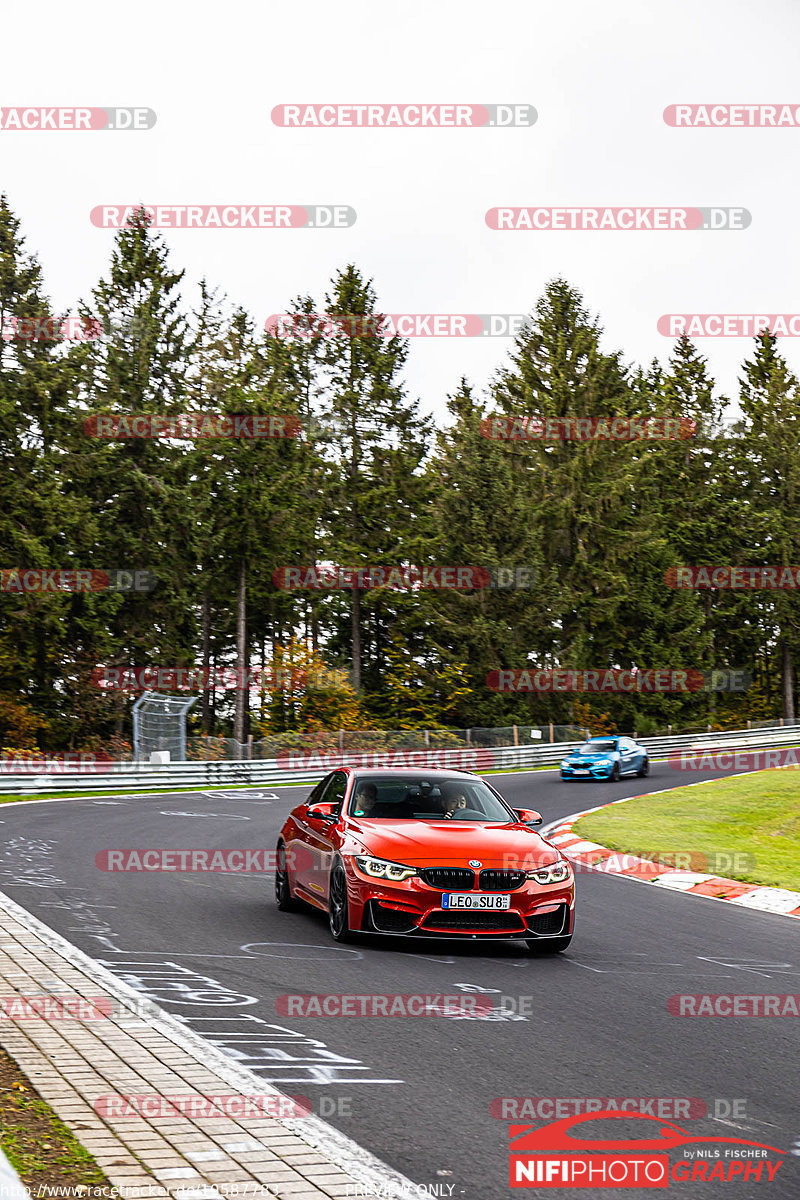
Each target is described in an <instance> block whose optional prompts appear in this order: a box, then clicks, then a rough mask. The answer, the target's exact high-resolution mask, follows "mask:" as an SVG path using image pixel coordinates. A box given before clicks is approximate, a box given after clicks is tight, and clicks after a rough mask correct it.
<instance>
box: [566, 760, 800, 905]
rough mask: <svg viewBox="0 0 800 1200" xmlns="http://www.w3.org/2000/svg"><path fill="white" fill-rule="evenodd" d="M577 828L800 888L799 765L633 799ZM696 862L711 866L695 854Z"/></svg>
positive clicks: (631, 849)
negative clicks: (692, 857)
mask: <svg viewBox="0 0 800 1200" xmlns="http://www.w3.org/2000/svg"><path fill="white" fill-rule="evenodd" d="M575 832H576V833H578V834H580V835H581V837H585V838H587V839H589V840H590V841H593V842H599V843H600V845H601V846H608V847H610V848H611V849H612V850H618V851H620V852H622V853H627V854H638V855H640V856H641V857H642V858H653V859H655V860H656V861H659V862H666V863H667V864H668V865H669V866H674V865H678V864H676V863H675V862H674V860H671V856H672V855H675V854H677V853H680V854H684V853H689V854H694V855H698V856H699V855H705V856H707V859H708V864H709V865H708V873H709V874H715V875H722V876H724V877H726V878H728V879H741V880H742V881H743V882H745V883H755V884H761V885H762V886H764V887H783V888H789V889H791V890H792V891H800V777H798V774H797V771H796V770H795V769H794V768H791V767H787V768H785V769H776V770H771V771H760V772H758V773H757V774H755V775H741V776H732V777H730V778H727V779H721V780H717V781H715V782H709V783H702V784H698V785H695V786H692V787H685V788H677V789H675V790H674V791H670V792H665V793H663V794H662V795H655V796H642V797H640V798H638V799H636V800H627V801H626V802H625V803H624V804H614V805H612V806H611V807H610V808H606V809H603V810H602V811H601V812H596V813H590V814H589V816H586V817H582V818H581V819H580V821H578V822H576V824H575ZM728 855H730V856H734V857H733V858H732V859H731V861H730V862H728V859H727V858H726V856H728ZM692 869H693V870H699V871H702V870H703V866H702V865H698V863H697V859H695V860H693V862H692Z"/></svg>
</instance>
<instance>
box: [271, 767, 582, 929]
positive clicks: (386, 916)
mask: <svg viewBox="0 0 800 1200" xmlns="http://www.w3.org/2000/svg"><path fill="white" fill-rule="evenodd" d="M541 823H542V818H541V817H540V816H539V814H538V813H536V812H533V811H532V810H530V809H512V808H510V807H509V805H508V804H506V802H505V800H503V798H502V796H501V795H500V793H499V792H497V791H496V790H495V789H494V788H493V787H492V786H491V785H490V784H489V783H487V782H486V781H485V780H484V779H481V778H480V777H479V776H477V775H473V774H469V773H468V772H465V771H444V770H438V771H437V770H434V771H418V770H410V769H409V770H379V769H371V770H356V769H353V768H348V767H343V768H341V769H340V770H336V771H332V772H331V773H330V774H329V775H327V776H326V777H325V778H324V779H323V780H322V781H321V782H320V783H318V784H317V786H316V787H315V788H314V790H313V791H312V792H311V795H310V796H309V797H308V799H307V800H306V801H305V802H304V803H303V804H299V805H298V806H297V807H296V808H294V809H292V811H291V813H290V814H289V816H288V818H287V820H286V822H285V824H284V826H283V829H282V830H281V834H280V839H279V841H278V846H277V868H276V872H275V897H276V900H277V904H278V908H279V909H281V910H283V911H287V910H291V909H295V908H298V907H300V906H301V905H302V903H305V904H308V905H311V906H313V907H314V908H317V909H321V910H322V911H323V912H326V913H327V914H328V920H329V923H330V930H331V934H332V936H333V937H334V938H335V939H336V941H339V942H343V941H348V940H349V939H350V938H351V937H352V935H353V934H354V933H378V934H390V935H391V934H393V935H395V936H402V937H440V938H442V937H444V938H470V939H477V938H481V939H496V938H499V939H503V940H508V939H515V938H516V939H522V940H524V941H525V942H527V945H528V946H529V948H530V949H531V950H532V951H533V952H535V953H542V952H544V953H554V952H558V951H561V950H566V948H567V946H568V945H569V943H570V941H571V939H572V932H573V926H574V919H575V879H574V876H573V872H572V868H571V866H570V864H569V862H568V860H567V859H566V858H565V857H564V856H563V854H561V853H560V851H558V850H557V849H556V848H555V847H554V846H552V845H550V843H549V842H547V841H545V839H544V838H543V837H542V836H541V835H540V834H539V833H537V832H536V829H535V828H534V826H536V825H541Z"/></svg>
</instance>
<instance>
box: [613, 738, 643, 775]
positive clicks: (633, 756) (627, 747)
mask: <svg viewBox="0 0 800 1200" xmlns="http://www.w3.org/2000/svg"><path fill="white" fill-rule="evenodd" d="M618 746H619V769H620V772H621V773H622V774H623V775H630V774H632V773H633V772H634V771H638V769H639V752H638V750H637V748H636V745H635V743H634V742H632V741H631V740H630V739H629V738H620V739H619V742H618Z"/></svg>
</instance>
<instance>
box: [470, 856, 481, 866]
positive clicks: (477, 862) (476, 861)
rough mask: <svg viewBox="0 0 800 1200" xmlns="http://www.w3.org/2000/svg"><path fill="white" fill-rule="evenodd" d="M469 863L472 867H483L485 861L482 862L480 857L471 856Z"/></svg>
mask: <svg viewBox="0 0 800 1200" xmlns="http://www.w3.org/2000/svg"><path fill="white" fill-rule="evenodd" d="M469 865H470V866H471V867H482V866H483V863H482V862H481V860H480V859H479V858H471V859H470V860H469Z"/></svg>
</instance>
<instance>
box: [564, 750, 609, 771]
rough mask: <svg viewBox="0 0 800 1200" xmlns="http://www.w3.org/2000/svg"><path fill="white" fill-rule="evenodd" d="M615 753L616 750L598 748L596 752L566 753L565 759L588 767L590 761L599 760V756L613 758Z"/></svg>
mask: <svg viewBox="0 0 800 1200" xmlns="http://www.w3.org/2000/svg"><path fill="white" fill-rule="evenodd" d="M616 753H617V751H616V750H604V751H600V750H598V752H597V754H568V755H567V758H566V761H567V762H570V763H583V764H584V765H585V766H587V767H589V766H591V764H592V763H596V762H599V761H600V759H601V758H613V757H614V755H615V754H616Z"/></svg>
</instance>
